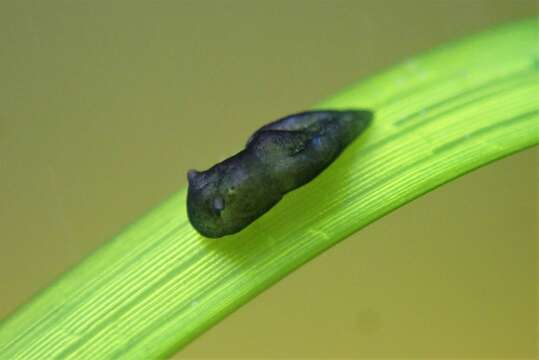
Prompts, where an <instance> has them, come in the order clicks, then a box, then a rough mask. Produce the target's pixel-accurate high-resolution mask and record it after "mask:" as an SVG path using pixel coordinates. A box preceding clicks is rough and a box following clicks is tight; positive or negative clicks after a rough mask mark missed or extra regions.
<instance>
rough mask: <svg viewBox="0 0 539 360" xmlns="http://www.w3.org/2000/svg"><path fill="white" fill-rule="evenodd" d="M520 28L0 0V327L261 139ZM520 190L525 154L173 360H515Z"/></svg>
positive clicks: (530, 348)
mask: <svg viewBox="0 0 539 360" xmlns="http://www.w3.org/2000/svg"><path fill="white" fill-rule="evenodd" d="M538 14H539V5H538V3H537V2H536V1H535V0H531V1H523V0H518V1H517V0H500V1H493V0H492V1H479V0H459V1H456V0H448V1H435V0H425V1H419V0H416V1H403V0H402V1H401V0H393V1H375V0H373V1H359V0H357V1H316V0H304V1H299V0H292V1H275V0H271V1H269V0H268V1H219V0H212V1H209V0H206V1H95V0H94V1H84V0H78V1H67V0H66V1H52V0H51V1H19V0H9V1H7V0H3V1H2V2H0V45H1V46H0V84H1V86H0V229H1V232H0V318H3V317H5V316H7V315H8V314H9V313H10V312H12V311H13V310H14V309H15V308H16V307H17V306H19V305H20V304H22V303H24V302H26V301H28V300H29V299H30V297H31V296H32V294H35V293H36V292H37V291H39V290H40V289H43V288H44V287H46V286H47V284H49V283H50V282H51V281H53V280H54V279H55V278H57V277H58V275H60V274H61V273H62V272H64V271H65V270H66V269H69V268H70V267H72V266H74V265H75V264H76V263H77V262H79V261H80V260H81V259H82V258H83V257H84V256H85V255H86V254H88V253H89V252H91V251H92V250H93V249H95V248H96V247H97V246H99V245H100V244H102V243H104V242H105V241H107V240H109V239H110V238H111V237H112V236H114V235H115V234H116V233H118V232H119V231H120V230H121V229H122V228H123V227H124V226H126V225H127V224H129V223H130V222H132V221H134V220H136V219H137V218H138V217H139V216H140V215H141V214H143V213H144V212H145V211H147V210H148V209H149V208H151V207H152V206H153V205H155V204H156V203H157V202H159V201H161V200H162V199H164V198H166V197H167V196H168V195H169V194H171V193H172V192H173V191H175V190H177V189H178V188H179V187H182V186H185V185H186V179H185V173H186V171H187V170H188V169H189V168H197V169H205V168H207V167H209V166H211V165H212V164H213V163H215V162H217V161H220V160H222V159H223V158H225V157H227V156H229V155H231V154H233V153H234V152H236V151H238V150H239V149H240V148H241V147H242V146H243V144H244V142H245V140H246V139H247V138H248V136H249V135H250V133H251V132H253V131H254V130H255V129H257V128H258V127H259V126H261V125H262V124H264V123H265V122H268V121H271V120H274V119H275V118H277V117H280V116H283V115H286V114H288V113H291V112H295V111H300V110H304V109H307V108H309V107H310V106H312V105H314V104H315V103H317V102H318V101H320V100H322V99H323V98H324V97H327V96H329V95H331V94H333V93H335V92H336V91H338V90H340V89H341V88H343V87H344V86H347V85H350V84H351V83H353V82H355V81H357V80H360V79H361V78H362V77H364V76H367V75H369V74H372V73H375V72H377V71H380V70H383V69H384V68H386V67H388V66H391V65H392V64H395V63H397V62H401V61H406V59H408V58H409V57H410V56H413V55H415V54H417V53H418V52H420V51H423V50H426V49H429V48H431V47H432V46H435V45H437V44H440V43H443V42H445V41H447V40H451V39H456V38H458V37H460V36H464V35H467V34H471V33H474V32H477V31H480V30H482V29H485V28H487V27H489V26H493V25H495V24H500V23H503V22H507V21H511V20H516V19H521V18H524V17H529V16H534V15H535V16H537V15H538ZM538 41H539V39H538ZM538 184H539V151H538V149H537V148H535V149H529V150H526V151H524V152H522V153H520V154H517V155H515V156H512V157H510V158H507V159H504V160H502V161H499V162H497V163H495V164H492V165H489V166H487V167H485V168H483V169H480V170H479V171H476V172H474V173H472V174H469V175H467V176H465V177H463V178H461V179H458V180H456V181H454V182H452V183H450V184H448V185H446V186H443V187H442V188H440V189H438V190H436V191H434V192H432V193H430V194H428V195H426V196H424V197H422V198H420V199H418V200H416V201H414V202H413V203H411V204H409V205H407V206H405V207H403V208H401V209H399V210H397V211H396V212H394V213H392V214H390V215H388V216H386V217H385V218H384V219H382V220H381V221H378V222H376V223H374V224H372V225H370V226H369V227H368V228H366V229H363V230H362V231H360V232H358V233H357V234H355V235H354V236H352V237H350V238H348V239H346V240H345V241H343V242H342V243H340V244H339V245H337V246H336V247H334V248H332V249H331V250H329V251H328V252H326V253H324V254H323V255H321V256H319V257H318V258H317V259H315V260H314V261H312V262H310V263H308V264H307V265H305V266H304V267H302V268H301V269H299V270H298V271H296V272H294V273H293V274H291V275H290V276H289V277H287V278H286V279H284V280H283V281H281V282H280V283H278V284H277V285H276V286H274V287H272V288H271V289H270V290H268V291H266V292H264V293H263V294H262V295H260V296H258V297H257V298H256V299H254V300H253V301H252V302H250V303H249V304H247V305H246V306H244V307H243V308H241V309H240V310H239V311H237V312H235V313H234V314H232V315H231V316H229V317H228V318H227V319H226V320H224V321H223V322H221V323H220V324H218V325H217V326H215V327H214V328H212V329H210V330H209V331H208V332H207V333H206V334H204V335H203V336H201V337H200V338H198V339H197V340H195V341H194V342H193V343H192V344H190V345H189V346H187V347H186V348H185V349H184V350H182V352H180V353H179V354H178V355H177V357H178V358H201V357H212V358H220V357H230V358H238V357H249V358H252V357H257V358H260V357H266V358H268V357H269V358H271V357H281V358H284V357H291V358H299V357H301V358H312V357H319V358H337V357H356V358H373V357H374V358H376V357H391V358H403V357H411V358H418V357H425V358H436V357H456V358H458V357H480V356H484V357H507V358H515V357H529V358H532V357H534V355H537V351H538V345H537V339H538V330H537V326H538V325H537V324H538V311H537V306H538V289H537V283H538V267H537V264H538V262H537V258H538V246H537V243H538V238H539V234H538V232H539V231H538V208H539V189H538ZM305 211H309V209H305ZM219 241H226V240H219Z"/></svg>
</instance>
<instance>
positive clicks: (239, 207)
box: [187, 154, 281, 238]
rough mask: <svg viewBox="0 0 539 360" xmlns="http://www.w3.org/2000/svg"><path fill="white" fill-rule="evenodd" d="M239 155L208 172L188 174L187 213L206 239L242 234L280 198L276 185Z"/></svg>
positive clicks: (258, 167)
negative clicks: (245, 228) (242, 231)
mask: <svg viewBox="0 0 539 360" xmlns="http://www.w3.org/2000/svg"><path fill="white" fill-rule="evenodd" d="M238 155H241V154H238ZM238 155H237V156H235V157H232V158H230V159H228V160H225V161H224V162H222V163H219V164H217V165H215V166H214V167H212V168H210V169H209V170H207V171H203V172H198V171H196V170H190V171H189V172H188V174H187V178H188V180H189V190H188V193H187V214H188V216H189V220H190V221H191V224H193V226H194V227H195V229H196V230H197V231H198V232H199V233H200V234H202V235H204V236H206V237H210V238H218V237H221V236H224V235H228V234H233V233H236V232H238V231H240V230H241V229H243V228H244V227H246V226H247V225H249V224H250V223H251V222H253V221H254V220H255V219H256V218H258V217H259V216H260V215H262V214H263V213H264V212H266V211H267V210H268V209H269V208H270V207H271V206H273V205H274V204H275V203H277V202H278V201H279V200H280V198H281V195H280V191H279V190H278V189H277V188H276V185H275V184H273V183H272V181H271V180H270V179H269V178H268V176H266V175H265V174H263V173H262V169H261V168H260V166H257V165H256V164H253V163H252V161H254V159H252V158H250V157H248V156H238ZM252 165H254V166H252Z"/></svg>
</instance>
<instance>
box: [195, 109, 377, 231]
mask: <svg viewBox="0 0 539 360" xmlns="http://www.w3.org/2000/svg"><path fill="white" fill-rule="evenodd" d="M372 117H373V114H372V112H370V111H366V110H349V111H309V112H303V113H299V114H294V115H290V116H287V117H285V118H282V119H280V120H277V121H275V122H272V123H269V124H268V125H265V126H263V127H262V128H260V129H259V130H257V131H256V132H255V133H254V134H253V135H252V136H251V138H250V139H249V140H248V141H247V145H246V147H245V149H244V150H242V151H241V152H239V153H237V154H236V155H234V156H232V157H230V158H228V159H226V160H224V161H223V162H220V163H218V164H217V165H214V166H213V167H211V168H210V169H208V170H206V171H201V172H198V171H196V170H190V171H189V172H188V174H187V177H188V180H189V190H188V194H187V214H188V216H189V220H190V221H191V224H192V225H193V227H194V228H195V229H196V230H197V231H198V232H199V233H200V234H202V235H203V236H206V237H211V238H218V237H221V236H224V235H228V234H233V233H236V232H238V231H240V230H242V229H243V228H245V227H246V226H247V225H249V224H250V223H252V222H253V221H254V220H256V219H257V218H258V217H260V216H261V215H262V214H264V213H265V212H266V211H268V210H269V209H270V208H271V207H273V206H274V205H275V204H276V203H277V202H279V200H280V199H281V198H282V197H283V195H284V194H286V193H287V192H289V191H291V190H293V189H296V188H298V187H300V186H302V185H304V184H306V183H307V182H309V181H310V180H312V179H313V178H314V177H316V176H317V175H318V174H319V173H320V172H322V170H324V169H325V168H326V167H327V166H328V165H329V164H330V163H331V162H333V160H335V159H336V158H337V156H338V155H339V154H340V153H341V152H342V150H343V149H344V148H345V147H346V146H347V145H348V144H349V143H351V142H352V141H353V140H354V139H355V138H356V137H357V136H358V135H359V134H360V133H361V132H362V131H363V130H365V129H366V128H367V126H368V125H369V123H370V121H371V119H372Z"/></svg>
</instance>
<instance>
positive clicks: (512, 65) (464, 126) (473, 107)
mask: <svg viewBox="0 0 539 360" xmlns="http://www.w3.org/2000/svg"><path fill="white" fill-rule="evenodd" d="M538 38H539V27H538V23H537V19H530V20H526V21H523V22H519V23H515V24H511V25H508V26H504V27H501V28H497V29H494V30H491V31H487V32H484V33H482V34H479V35H476V36H472V37H470V38H467V39H465V40H462V41H459V42H455V43H451V44H449V45H446V46H443V47H441V48H438V49H436V50H433V51H431V52H429V53H426V54H423V55H421V56H419V57H417V58H415V59H412V60H409V61H408V62H406V63H404V64H401V65H398V66H396V67H394V68H392V69H391V70H389V71H387V72H384V73H382V74H379V75H376V76H373V77H371V78H369V79H367V80H364V81H362V82H360V83H359V84H357V85H355V86H353V87H351V88H349V89H347V90H345V91H343V92H341V93H340V94H337V95H336V96H334V97H333V98H331V99H329V100H327V101H325V102H323V103H321V104H319V105H318V106H317V108H367V109H372V110H374V111H375V113H376V115H375V119H374V122H373V124H372V126H371V127H370V128H369V129H368V130H367V131H366V133H365V134H364V135H362V136H361V137H360V139H359V140H358V141H356V142H355V143H354V144H352V145H351V146H350V147H349V148H348V149H347V150H346V151H345V152H344V153H343V154H342V155H341V157H340V158H339V159H338V160H337V161H336V162H335V163H334V164H332V165H331V166H330V167H329V168H328V169H327V170H326V171H325V172H324V173H323V174H321V175H320V176H319V177H318V178H316V179H315V180H313V181H312V182H311V183H309V184H308V185H306V186H304V187H302V188H301V189H298V190H296V191H294V192H292V193H290V194H289V195H287V196H286V197H285V199H283V201H281V203H279V205H277V206H276V207H275V208H274V209H272V210H271V211H270V212H269V213H267V214H266V215H264V216H263V217H262V218H261V219H259V220H258V221H256V222H255V223H254V224H252V225H251V226H249V227H248V228H247V229H246V230H244V231H242V232H240V233H239V234H237V235H234V236H230V237H227V238H224V239H221V240H209V239H204V238H202V237H200V236H199V235H198V234H197V233H196V232H195V231H194V230H193V229H192V227H191V226H190V224H189V222H188V220H187V217H186V212H185V195H186V190H185V189H182V190H181V191H179V192H178V193H176V194H174V195H172V196H171V197H170V198H169V199H168V200H166V201H165V202H164V203H162V204H161V205H160V206H158V207H156V208H155V209H153V210H152V211H150V212H149V213H148V214H147V215H146V216H145V217H143V218H142V219H140V220H139V221H137V222H136V223H134V224H133V225H131V226H129V227H128V228H127V229H126V230H125V231H123V232H122V233H121V234H119V235H118V236H116V237H115V238H114V239H113V240H112V241H110V242H109V243H108V244H106V245H105V246H103V247H102V248H100V249H99V250H98V251H96V252H95V253H94V254H92V255H90V256H89V257H88V258H87V259H86V260H85V261H83V262H82V263H81V264H80V265H78V266H77V267H75V268H74V269H73V270H71V271H70V272H68V273H66V274H65V275H64V276H63V277H61V278H60V279H59V280H57V281H56V282H55V283H54V284H52V285H51V286H50V287H49V288H47V289H46V290H45V291H44V292H42V293H41V294H39V295H38V296H36V297H35V298H34V299H33V300H32V301H31V302H30V303H28V304H26V305H25V306H23V307H21V308H20V309H18V311H17V312H15V313H14V314H13V315H12V316H10V317H9V318H7V319H6V320H4V321H3V322H2V324H1V325H0V357H1V358H6V359H8V358H9V359H13V358H23V359H47V358H53V357H59V358H76V359H83V358H88V359H96V358H108V357H114V358H133V357H136V358H154V357H165V356H167V355H170V354H171V353H173V352H175V351H177V350H178V349H179V348H181V347H182V346H183V345H185V344H187V343H188V342H189V341H190V340H192V339H193V338H194V337H195V336H197V335H199V334H200V333H202V332H203V331H204V330H206V329H207V328H208V327H209V326H211V325H212V324H215V323H216V322H217V321H219V320H220V319H222V318H223V317H225V316H226V315H227V314H229V313H230V312H231V311H233V310H234V309H236V308H237V307H239V306H240V305H242V304H244V303H245V302H247V301H248V300H249V299H251V298H252V297H254V296H255V295H257V294H258V293H260V292H261V291H262V290H264V289H266V288H267V287H269V286H270V285H272V284H273V283H275V282H276V281H278V280H279V279H281V278H283V277H284V276H285V275H287V274H288V273H290V272H291V271H292V270H294V269H296V268H297V267H299V266H300V265H301V264H303V263H305V262H306V261H308V260H310V259H312V258H313V257H314V256H316V255H318V254H320V253H321V252H322V251H324V250H325V249H327V248H329V247H330V246H332V245H334V244H335V243H337V242H338V241H340V240H342V239H343V238H345V237H346V236H348V235H350V234H351V233H353V232H355V231H357V230H358V229H361V228H362V227H364V226H365V225H367V224H368V223H370V222H372V221H374V220H376V219H378V218H380V217H382V216H383V215H384V214H387V213H388V212H390V211H391V210H394V209H396V208H398V207H399V206H402V205H403V204H405V203H407V202H409V201H410V200H412V199H414V198H416V197H418V196H420V195H422V194H424V193H426V192H428V191H430V190H432V189H434V188H436V187H437V186H440V185H441V184H443V183H445V182H447V181H449V180H451V179H454V178H455V177H457V176H460V175H462V174H464V173H466V172H468V171H471V170H473V169H476V168H477V167H479V166H482V165H485V164H487V163H489V162H491V161H493V160H495V159H499V158H501V157H503V156H507V155H508V154H511V153H513V152H516V151H519V150H522V149H524V148H526V147H530V146H532V145H535V144H537V143H538V142H539V95H538V94H539V42H538V41H537V39H538Z"/></svg>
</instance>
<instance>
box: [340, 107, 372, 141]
mask: <svg viewBox="0 0 539 360" xmlns="http://www.w3.org/2000/svg"><path fill="white" fill-rule="evenodd" d="M373 118H374V113H373V112H372V111H369V110H346V111H342V112H341V113H340V114H339V117H338V119H337V121H338V123H339V128H340V131H339V132H340V135H341V136H340V138H341V146H342V147H343V148H345V147H346V146H348V145H349V144H350V143H351V142H352V141H354V140H355V139H356V138H357V137H358V136H359V135H360V134H361V133H362V132H363V131H365V130H366V129H367V128H368V127H369V125H370V124H371V122H372V120H373Z"/></svg>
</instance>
